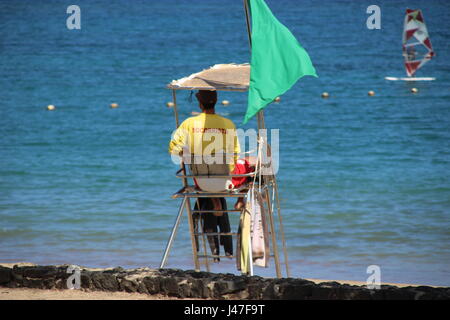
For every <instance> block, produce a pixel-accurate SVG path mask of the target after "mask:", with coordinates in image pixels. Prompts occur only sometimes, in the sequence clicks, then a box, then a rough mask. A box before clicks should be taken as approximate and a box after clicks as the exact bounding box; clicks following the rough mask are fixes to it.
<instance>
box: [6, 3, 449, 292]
mask: <svg viewBox="0 0 450 320" xmlns="http://www.w3.org/2000/svg"><path fill="white" fill-rule="evenodd" d="M267 3H268V5H269V6H270V7H271V8H272V10H273V12H274V14H275V15H276V16H277V17H278V18H279V19H280V20H281V22H283V23H284V24H285V25H287V26H288V27H289V28H290V30H291V31H292V32H293V33H294V34H295V35H296V37H297V38H298V39H299V41H300V42H301V44H302V45H303V46H304V47H305V48H306V50H307V51H308V52H309V54H310V56H311V59H312V61H313V63H314V64H315V67H316V69H317V72H318V74H319V78H318V79H316V78H312V77H306V78H304V79H302V80H301V81H300V82H299V83H298V84H296V85H295V86H294V87H293V88H292V90H290V91H289V92H288V93H286V94H285V95H284V96H283V97H282V101H281V103H279V104H274V105H272V106H269V107H268V109H267V111H266V123H267V126H268V127H269V128H280V144H281V156H280V171H279V175H278V181H279V185H280V193H281V205H282V213H283V221H284V224H285V231H286V238H287V243H288V249H289V250H288V252H289V258H290V263H291V269H292V275H293V276H298V277H306V278H322V279H348V280H361V281H365V280H366V278H367V277H368V275H367V274H366V268H367V266H369V265H373V264H375V265H378V266H380V268H381V277H382V281H390V282H408V283H426V284H435V285H450V271H449V270H450V250H449V242H450V231H449V227H450V217H449V215H450V157H449V156H450V104H449V101H450V92H449V89H450V75H449V71H450V63H449V61H450V50H449V49H450V46H449V43H450V41H449V40H450V35H449V26H450V23H449V20H448V16H449V15H450V4H449V2H448V1H376V3H374V2H373V1H326V2H323V1H287V0H285V1H274V0H267ZM71 4H77V5H79V6H80V8H81V30H68V29H67V28H66V18H67V17H68V15H67V14H66V8H67V6H69V5H71ZM371 4H378V5H379V6H380V8H381V12H382V14H381V27H382V28H381V30H368V29H367V28H366V19H367V17H368V14H366V8H367V7H368V6H369V5H371ZM407 7H411V8H421V9H422V10H423V13H424V16H425V20H426V23H427V27H428V30H429V33H430V37H431V41H432V43H433V46H434V48H435V51H436V58H435V59H434V60H432V61H431V62H429V63H428V64H427V65H426V66H425V67H424V68H423V69H421V70H420V71H419V72H418V74H417V76H427V77H436V78H437V80H436V81H432V82H416V83H406V82H388V81H386V80H384V77H385V76H396V77H400V76H404V69H403V64H402V56H401V32H402V25H403V18H404V11H405V9H406V8H407ZM249 57H250V55H249V48H248V42H247V34H246V27H245V19H244V15H243V8H242V1H240V0H236V1H235V0H233V1H231V0H230V1H218V0H215V1H206V0H205V1H175V0H168V1H132V2H131V1H75V2H72V1H12V0H6V1H1V2H0V74H1V77H0V146H1V154H0V217H1V220H0V261H1V262H17V261H30V262H34V263H38V264H58V263H61V264H62V263H73V264H78V265H84V266H91V267H96V266H98V267H105V266H118V265H120V266H123V267H141V266H151V267H157V266H158V265H159V262H160V259H161V256H162V253H163V249H164V246H165V244H166V240H167V238H168V236H169V233H170V229H171V227H172V223H173V221H174V218H175V215H176V213H177V208H178V205H179V202H178V201H176V200H171V199H170V196H171V194H172V193H173V192H175V191H176V190H177V189H178V188H179V187H180V181H178V180H177V179H176V178H174V173H175V171H176V169H177V167H176V166H175V165H174V164H172V163H171V161H170V158H169V156H168V154H167V143H168V139H169V137H170V134H171V132H172V130H173V129H174V124H175V121H174V118H173V114H172V110H170V109H168V108H167V107H166V106H165V103H166V102H167V101H170V100H171V93H170V91H168V90H167V89H165V85H166V84H167V83H168V82H170V81H171V80H172V79H178V78H181V77H183V76H186V75H188V74H191V73H194V72H197V71H199V70H201V69H204V68H206V67H208V66H210V65H214V64H216V63H229V62H236V63H243V62H248V61H249ZM412 87H416V88H417V89H419V92H418V93H417V94H412V93H411V92H410V89H411V88H412ZM369 90H374V91H375V93H376V95H375V96H374V97H368V96H367V92H368V91H369ZM323 91H327V92H329V93H330V98H329V99H327V100H324V99H322V98H321V97H320V95H321V93H322V92H323ZM246 98H247V96H246V94H242V93H221V94H220V97H219V99H220V100H221V99H227V100H230V101H231V105H230V106H228V107H222V106H220V107H219V108H218V111H219V113H221V114H223V115H226V116H227V117H229V118H231V119H232V120H233V121H235V123H237V124H238V126H240V123H241V121H242V119H243V115H244V111H245V108H246ZM178 99H179V101H178V102H179V104H180V110H181V116H182V118H186V117H187V116H189V115H190V113H191V111H197V107H196V105H195V103H194V102H192V103H191V102H189V101H188V93H187V92H182V93H180V94H179V96H178ZM113 102H115V103H118V104H119V105H120V107H119V108H117V109H111V108H110V107H109V105H110V104H111V103H113ZM49 104H53V105H55V106H56V110H55V111H53V112H49V111H47V110H46V106H47V105H49ZM255 126H256V123H255V121H254V120H253V121H250V122H249V124H248V125H246V126H245V127H244V128H253V127H255ZM230 205H231V203H230ZM233 221H235V219H234V220H233ZM187 231H188V228H187V220H186V219H184V220H183V222H182V227H181V229H180V231H179V233H178V235H177V239H176V242H175V246H174V249H173V251H172V254H171V256H170V259H169V264H168V266H169V267H178V268H185V269H188V268H193V264H192V259H191V249H190V240H189V238H188V234H187ZM272 267H273V265H272ZM212 270H213V271H226V272H234V270H235V267H234V263H233V262H226V261H222V262H221V263H220V264H219V265H215V266H214V267H213V269H212ZM255 271H256V272H257V273H258V274H262V275H271V276H273V275H274V271H273V268H272V269H269V270H263V269H255Z"/></svg>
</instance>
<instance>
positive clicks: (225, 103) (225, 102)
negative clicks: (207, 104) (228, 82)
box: [222, 100, 230, 106]
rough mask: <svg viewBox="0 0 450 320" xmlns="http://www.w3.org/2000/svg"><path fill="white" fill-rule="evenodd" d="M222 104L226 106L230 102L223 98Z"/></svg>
mask: <svg viewBox="0 0 450 320" xmlns="http://www.w3.org/2000/svg"><path fill="white" fill-rule="evenodd" d="M222 104H223V105H224V106H227V105H229V104H230V101H228V100H223V101H222Z"/></svg>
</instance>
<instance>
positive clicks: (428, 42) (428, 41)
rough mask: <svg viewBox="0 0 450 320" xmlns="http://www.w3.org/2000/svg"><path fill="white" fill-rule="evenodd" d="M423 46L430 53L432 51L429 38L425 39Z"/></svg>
mask: <svg viewBox="0 0 450 320" xmlns="http://www.w3.org/2000/svg"><path fill="white" fill-rule="evenodd" d="M423 44H424V45H425V46H426V47H427V48H428V49H430V50H431V51H433V47H432V46H431V41H430V38H426V39H425V40H424V41H423Z"/></svg>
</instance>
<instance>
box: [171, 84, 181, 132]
mask: <svg viewBox="0 0 450 320" xmlns="http://www.w3.org/2000/svg"><path fill="white" fill-rule="evenodd" d="M172 99H173V112H174V114H175V123H176V125H177V128H178V127H179V126H180V121H179V120H178V109H177V94H176V92H175V89H173V90H172Z"/></svg>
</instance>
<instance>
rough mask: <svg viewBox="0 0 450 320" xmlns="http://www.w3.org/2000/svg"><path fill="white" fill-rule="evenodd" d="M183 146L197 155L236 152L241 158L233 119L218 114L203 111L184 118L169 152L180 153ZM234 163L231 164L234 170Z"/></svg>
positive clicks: (173, 138) (170, 144)
mask: <svg viewBox="0 0 450 320" xmlns="http://www.w3.org/2000/svg"><path fill="white" fill-rule="evenodd" d="M183 148H187V149H188V151H189V152H190V153H192V154H195V155H211V154H215V153H221V152H224V153H227V154H233V153H234V154H235V155H234V157H233V159H234V162H236V161H237V159H238V158H239V155H238V153H239V152H240V146H239V140H238V137H237V134H236V126H235V125H234V123H233V121H231V120H229V119H227V118H224V117H222V116H219V115H217V114H207V113H201V114H199V115H198V116H195V117H190V118H187V119H186V120H184V121H183V122H182V123H181V125H180V126H179V127H178V129H177V130H176V131H175V133H174V134H173V136H172V140H171V141H170V143H169V153H171V154H180V152H181V151H182V150H183ZM233 168H234V164H232V165H230V170H233Z"/></svg>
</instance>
